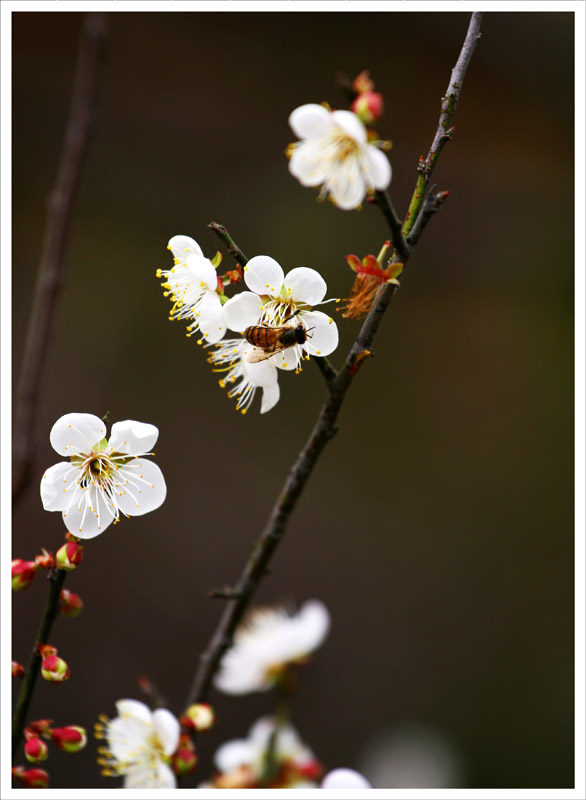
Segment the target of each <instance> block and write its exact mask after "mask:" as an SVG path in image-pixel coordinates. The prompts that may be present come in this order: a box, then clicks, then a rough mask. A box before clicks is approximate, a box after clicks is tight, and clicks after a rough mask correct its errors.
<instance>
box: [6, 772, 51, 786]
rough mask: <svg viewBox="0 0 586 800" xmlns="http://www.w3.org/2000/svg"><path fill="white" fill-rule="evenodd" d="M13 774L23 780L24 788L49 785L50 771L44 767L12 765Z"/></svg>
mask: <svg viewBox="0 0 586 800" xmlns="http://www.w3.org/2000/svg"><path fill="white" fill-rule="evenodd" d="M12 774H13V776H14V777H15V778H16V779H17V780H19V781H20V782H21V784H22V788H23V789H46V788H47V786H48V785H49V773H48V772H45V770H44V769H36V768H33V769H24V768H23V767H12Z"/></svg>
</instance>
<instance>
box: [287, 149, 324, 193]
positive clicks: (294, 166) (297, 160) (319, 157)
mask: <svg viewBox="0 0 586 800" xmlns="http://www.w3.org/2000/svg"><path fill="white" fill-rule="evenodd" d="M329 168H330V165H329V162H328V161H327V160H326V159H324V157H323V153H322V148H321V147H320V146H319V145H317V144H315V143H314V142H313V141H311V140H307V141H305V142H300V144H298V145H297V147H296V148H295V149H294V150H293V152H292V153H291V160H290V161H289V172H290V173H291V175H293V177H294V178H297V180H298V181H299V183H300V184H301V185H302V186H321V185H322V183H323V182H324V181H325V180H326V178H327V176H328V172H329Z"/></svg>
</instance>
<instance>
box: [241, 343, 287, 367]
mask: <svg viewBox="0 0 586 800" xmlns="http://www.w3.org/2000/svg"><path fill="white" fill-rule="evenodd" d="M281 350H285V346H284V345H282V344H276V345H275V346H274V347H270V348H268V347H267V348H266V349H265V348H262V347H253V348H252V350H251V351H250V353H248V355H247V356H246V361H248V363H249V364H257V363H258V362H259V361H265V360H266V359H267V358H270V357H271V356H274V355H275V353H280V352H281Z"/></svg>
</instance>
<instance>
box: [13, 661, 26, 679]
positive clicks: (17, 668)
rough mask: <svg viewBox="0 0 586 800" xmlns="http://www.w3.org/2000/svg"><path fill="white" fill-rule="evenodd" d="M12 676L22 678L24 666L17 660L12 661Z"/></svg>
mask: <svg viewBox="0 0 586 800" xmlns="http://www.w3.org/2000/svg"><path fill="white" fill-rule="evenodd" d="M12 677H13V678H24V667H23V666H22V664H19V663H18V661H13V662H12Z"/></svg>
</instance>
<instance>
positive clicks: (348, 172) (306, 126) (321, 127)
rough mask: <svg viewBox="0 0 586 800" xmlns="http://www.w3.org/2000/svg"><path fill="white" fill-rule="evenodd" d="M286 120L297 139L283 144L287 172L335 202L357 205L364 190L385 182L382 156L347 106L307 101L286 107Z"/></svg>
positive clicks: (387, 166) (388, 178)
mask: <svg viewBox="0 0 586 800" xmlns="http://www.w3.org/2000/svg"><path fill="white" fill-rule="evenodd" d="M289 125H290V126H291V128H292V130H293V133H295V135H296V136H298V137H299V138H300V139H301V141H299V142H295V143H294V144H292V145H291V146H290V148H289V150H288V155H290V161H289V172H290V173H291V174H292V175H293V176H294V177H295V178H297V180H298V181H299V182H300V183H301V184H302V185H303V186H321V187H322V188H321V192H320V197H326V196H328V195H329V197H330V198H331V200H332V201H333V202H334V204H335V205H336V206H338V208H341V209H343V210H350V209H352V208H357V207H358V206H359V205H360V204H361V203H362V201H363V200H364V197H365V195H366V194H368V193H372V192H374V190H375V189H378V190H382V189H386V188H387V186H388V185H389V183H390V182H391V165H390V164H389V160H388V158H387V157H386V156H385V155H384V153H382V152H381V150H379V148H378V147H377V146H376V145H374V144H369V143H368V137H367V131H366V128H365V127H364V125H363V123H362V122H361V121H360V119H359V118H358V117H357V116H356V114H354V113H353V112H352V111H330V110H328V109H327V108H325V107H324V106H321V105H317V104H316V103H308V104H307V105H304V106H300V107H299V108H296V109H295V110H294V111H293V112H292V114H291V116H290V117H289ZM380 144H381V145H382V142H381V143H380Z"/></svg>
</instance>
